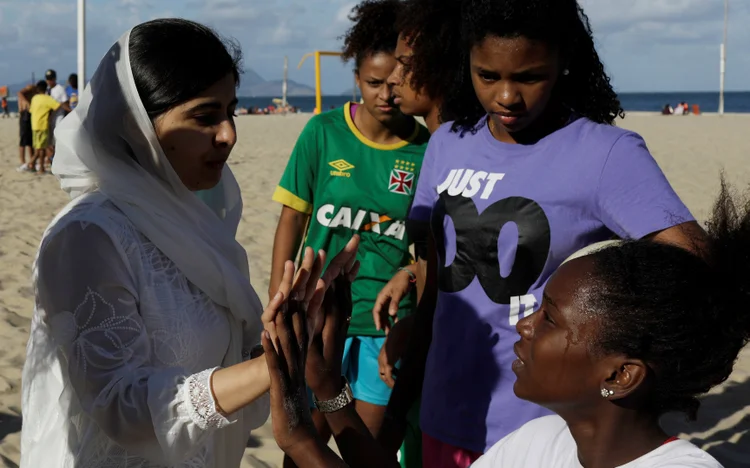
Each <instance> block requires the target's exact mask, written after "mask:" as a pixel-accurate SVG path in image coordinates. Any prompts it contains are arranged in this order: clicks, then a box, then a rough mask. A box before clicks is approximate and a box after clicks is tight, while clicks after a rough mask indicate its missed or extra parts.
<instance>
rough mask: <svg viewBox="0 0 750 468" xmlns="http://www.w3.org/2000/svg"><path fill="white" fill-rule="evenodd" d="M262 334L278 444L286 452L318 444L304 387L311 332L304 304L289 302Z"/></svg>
mask: <svg viewBox="0 0 750 468" xmlns="http://www.w3.org/2000/svg"><path fill="white" fill-rule="evenodd" d="M268 325H269V328H271V329H273V330H274V331H275V334H276V335H277V337H276V338H275V339H273V338H272V334H271V330H269V329H266V330H264V331H263V337H262V342H263V350H264V352H265V356H266V363H267V364H268V372H269V374H270V376H271V420H272V423H273V436H274V438H275V439H276V443H277V444H278V445H279V447H280V448H281V449H282V450H283V451H284V452H286V453H288V454H289V453H290V452H294V451H295V450H304V448H305V447H307V446H309V445H310V444H313V443H315V442H316V432H315V425H314V424H313V421H312V416H311V415H310V407H309V403H308V402H307V391H306V388H305V372H304V371H305V359H306V355H307V347H308V331H307V323H306V319H305V314H304V312H303V304H302V303H301V302H300V301H290V302H289V303H288V304H287V307H285V308H284V310H283V311H281V312H280V313H278V314H276V317H275V318H274V321H273V322H271V323H269V324H268Z"/></svg>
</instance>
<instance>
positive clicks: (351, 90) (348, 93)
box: [340, 88, 360, 97]
mask: <svg viewBox="0 0 750 468" xmlns="http://www.w3.org/2000/svg"><path fill="white" fill-rule="evenodd" d="M355 93H356V95H357V97H359V95H360V94H359V89H358V88H349V89H347V90H345V91H342V92H341V94H340V96H351V95H352V94H355Z"/></svg>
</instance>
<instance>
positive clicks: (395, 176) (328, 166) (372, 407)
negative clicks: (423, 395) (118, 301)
mask: <svg viewBox="0 0 750 468" xmlns="http://www.w3.org/2000/svg"><path fill="white" fill-rule="evenodd" d="M400 9H401V2H399V1H398V0H368V1H364V2H362V3H360V4H359V5H358V6H357V7H356V8H355V9H354V10H353V13H352V15H351V17H350V19H351V20H352V21H353V22H354V25H353V26H352V28H351V29H350V30H349V31H348V32H347V34H346V35H345V36H344V50H343V57H344V59H345V60H350V59H351V60H353V61H354V64H355V70H354V73H355V77H356V80H357V83H358V86H359V88H360V90H361V93H362V99H363V103H362V104H355V103H349V104H347V105H345V106H344V108H343V109H336V110H332V111H330V112H327V113H324V114H321V115H317V116H315V117H313V118H312V119H311V120H310V122H309V123H308V124H307V126H306V127H305V129H304V130H303V131H302V134H301V135H300V137H299V139H298V141H297V144H296V146H295V148H294V151H293V153H292V155H291V158H290V161H289V164H288V165H287V168H286V171H285V172H284V175H283V176H282V179H281V182H280V183H279V186H278V187H277V189H276V192H275V193H274V196H273V198H274V200H275V201H278V202H279V203H281V204H282V205H283V208H282V211H281V217H280V219H279V224H278V228H277V231H276V238H275V241H274V251H273V265H272V270H271V280H270V285H269V294H270V297H273V295H274V294H275V293H276V288H277V285H278V283H279V281H280V279H281V276H282V273H283V267H284V263H285V262H286V261H288V260H293V259H294V258H295V257H296V256H297V252H298V249H299V246H300V244H301V243H302V240H303V239H304V243H305V245H306V246H310V247H313V248H314V249H315V250H318V249H323V250H326V251H327V250H328V249H331V248H335V246H338V245H343V244H345V243H346V242H348V240H349V239H350V238H351V236H352V232H358V233H360V235H361V245H360V250H359V259H360V262H361V265H362V268H361V271H360V275H359V277H358V278H357V280H356V281H355V282H354V284H353V285H352V294H353V296H354V298H353V300H354V314H353V317H352V322H351V327H350V329H349V340H348V341H347V348H346V353H345V357H344V361H345V362H344V365H343V371H344V375H345V377H346V378H347V380H348V382H349V385H350V386H351V392H352V394H353V396H354V399H355V400H356V405H357V410H358V412H359V414H360V415H361V416H362V419H363V420H364V421H365V423H366V424H367V426H368V427H369V428H370V430H371V431H372V432H373V433H376V432H377V431H378V430H379V428H380V425H381V423H382V420H383V414H384V412H385V406H386V405H387V403H388V399H389V398H390V393H391V390H390V388H389V387H388V386H387V385H386V384H385V383H384V382H383V381H382V380H381V379H380V376H379V374H378V354H379V352H380V349H381V346H382V344H383V341H384V339H385V334H384V333H383V332H382V331H379V330H376V329H375V326H374V324H373V323H372V319H371V311H372V307H373V303H374V301H375V298H376V296H377V294H378V292H379V291H380V290H381V289H382V288H383V286H385V284H386V283H387V282H388V281H389V280H390V279H391V277H392V276H393V275H394V274H395V273H396V272H397V271H398V270H399V269H400V268H402V267H404V266H406V265H408V264H409V263H410V262H411V261H412V257H411V254H410V252H409V243H410V241H409V237H408V236H407V235H406V228H405V221H406V217H407V214H408V210H409V206H410V205H411V202H412V199H413V194H414V188H415V186H416V180H417V177H418V176H419V171H420V169H421V166H422V159H423V157H424V151H425V149H426V147H427V140H428V139H429V133H428V132H427V129H425V128H424V127H423V126H422V125H420V124H419V123H417V122H416V121H415V120H414V119H413V118H412V117H408V116H406V115H404V114H403V113H401V112H400V111H399V110H398V108H397V107H395V105H394V104H393V101H392V97H391V90H390V86H389V85H388V83H387V82H386V79H387V78H388V76H389V75H390V74H391V72H392V71H393V68H394V66H395V65H396V60H395V58H394V56H393V51H394V48H395V46H396V41H397V38H398V33H397V31H396V26H395V24H396V20H397V18H398V14H399V11H400ZM414 303H415V300H414V299H413V297H412V296H409V297H408V298H407V299H406V300H405V301H404V302H403V303H402V304H401V306H400V308H399V312H398V313H399V314H400V315H401V316H405V315H406V314H409V313H411V312H412V311H413V309H414ZM310 398H311V401H317V404H316V406H317V407H318V408H320V407H321V404H320V403H321V402H320V399H318V398H317V395H315V396H313V395H310ZM323 406H324V405H323ZM316 422H317V426H318V429H319V431H320V433H321V435H322V436H323V438H324V439H325V440H327V439H328V437H329V434H330V431H329V429H328V427H327V425H326V422H325V418H324V417H322V414H321V413H320V412H316Z"/></svg>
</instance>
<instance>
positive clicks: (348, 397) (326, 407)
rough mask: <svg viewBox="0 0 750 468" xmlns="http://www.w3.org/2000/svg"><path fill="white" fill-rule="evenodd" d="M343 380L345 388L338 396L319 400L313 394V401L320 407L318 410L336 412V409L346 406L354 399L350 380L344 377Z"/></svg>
mask: <svg viewBox="0 0 750 468" xmlns="http://www.w3.org/2000/svg"><path fill="white" fill-rule="evenodd" d="M341 380H342V381H343V382H344V388H343V389H342V390H341V393H339V394H338V396H337V397H336V398H333V399H331V400H325V401H320V400H318V397H316V396H315V395H313V402H314V403H315V407H316V408H318V411H320V412H321V413H335V412H336V411H339V410H341V409H343V408H345V407H346V406H347V405H349V404H350V403H351V402H353V401H354V395H353V394H352V389H351V387H350V386H349V382H347V380H346V378H344V377H342V379H341Z"/></svg>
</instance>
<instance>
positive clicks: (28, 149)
mask: <svg viewBox="0 0 750 468" xmlns="http://www.w3.org/2000/svg"><path fill="white" fill-rule="evenodd" d="M37 92H38V91H37V87H36V84H30V85H28V86H25V87H24V88H23V89H21V90H20V91H18V94H17V96H18V133H19V143H18V159H19V162H20V165H19V166H18V169H17V170H18V172H29V171H33V170H35V169H34V164H33V162H32V159H33V158H34V148H33V143H34V141H33V136H32V130H31V113H30V112H29V106H30V105H31V98H32V97H34V95H35V94H36V93H37ZM27 155H28V156H27ZM29 163H31V164H29Z"/></svg>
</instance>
